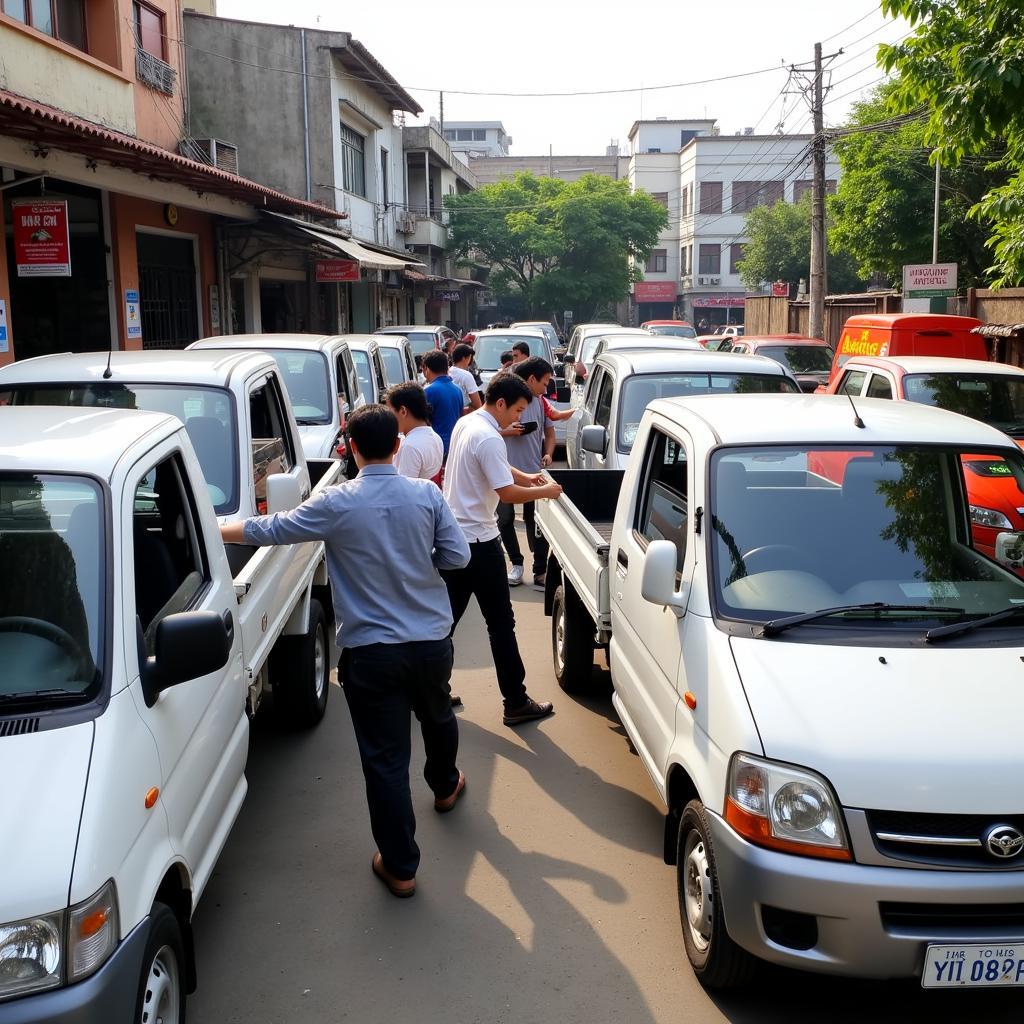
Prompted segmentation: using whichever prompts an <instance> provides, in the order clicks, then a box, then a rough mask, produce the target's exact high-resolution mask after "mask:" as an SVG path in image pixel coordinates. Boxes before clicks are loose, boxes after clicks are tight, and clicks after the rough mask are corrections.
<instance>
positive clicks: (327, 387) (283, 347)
mask: <svg viewBox="0 0 1024 1024" xmlns="http://www.w3.org/2000/svg"><path fill="white" fill-rule="evenodd" d="M209 349H226V350H237V349H252V350H255V351H259V352H265V353H267V354H268V355H271V356H273V357H274V359H275V360H276V362H277V366H278V369H279V370H280V371H281V378H282V379H283V381H284V385H285V387H286V388H287V390H288V398H289V400H290V401H291V405H292V412H294V414H295V422H296V423H297V424H298V427H299V437H300V438H301V439H302V450H303V451H304V452H305V454H306V458H307V459H330V458H333V457H334V455H335V450H336V448H337V446H338V443H339V442H340V441H342V440H344V436H345V429H346V423H347V420H348V417H349V415H351V413H352V412H354V411H355V410H356V409H358V408H359V407H360V406H361V405H363V404H364V403H365V398H364V397H363V395H362V393H361V392H360V390H359V378H358V375H357V373H356V367H355V363H354V362H353V361H352V353H351V352H350V351H349V347H348V341H347V339H346V338H345V336H344V335H330V334H327V335H324V334H232V335H227V336H224V337H217V338H203V339H202V340H201V341H194V342H192V344H191V345H189V346H188V348H187V349H186V351H187V352H192V351H206V350H209Z"/></svg>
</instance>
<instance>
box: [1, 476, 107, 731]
mask: <svg viewBox="0 0 1024 1024" xmlns="http://www.w3.org/2000/svg"><path fill="white" fill-rule="evenodd" d="M102 512H103V497H102V492H101V491H100V487H99V485H98V484H97V483H95V482H94V481H92V480H89V479H87V478H86V477H72V476H56V475H45V474H28V473H17V474H15V473H3V474H0V580H3V586H2V587H0V664H2V665H3V671H2V672H0V714H2V713H4V712H5V711H7V710H8V708H9V707H10V708H14V707H15V706H17V705H19V704H24V703H32V704H37V705H46V704H54V703H56V702H61V703H67V702H69V701H75V702H77V701H80V700H85V699H88V698H90V697H92V696H94V695H95V693H96V691H97V690H98V689H99V685H100V680H101V671H100V669H99V667H98V666H100V665H102V664H103V659H102V657H101V649H102V636H103V632H102V631H103V609H104V600H103V597H104V594H105V571H104V570H105V564H106V563H105V557H106V556H105V551H104V548H105V543H104V530H103V528H102V525H101V524H102V522H103V514H102ZM33 695H35V696H33Z"/></svg>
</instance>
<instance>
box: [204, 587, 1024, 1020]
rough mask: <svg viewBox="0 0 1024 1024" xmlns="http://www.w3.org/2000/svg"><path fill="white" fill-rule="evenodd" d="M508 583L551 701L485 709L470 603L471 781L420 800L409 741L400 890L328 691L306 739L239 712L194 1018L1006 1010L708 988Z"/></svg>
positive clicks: (626, 752)
mask: <svg viewBox="0 0 1024 1024" xmlns="http://www.w3.org/2000/svg"><path fill="white" fill-rule="evenodd" d="M514 595H515V604H516V610H517V615H518V619H519V635H520V643H521V646H522V649H523V653H524V657H525V660H526V663H527V669H528V671H529V681H530V690H531V693H532V694H533V695H534V696H535V697H538V698H544V697H551V698H553V699H554V700H555V704H556V714H555V715H554V716H553V717H552V718H549V719H547V720H546V721H544V722H541V723H535V724H532V725H529V726H525V727H520V728H519V729H518V730H512V729H508V728H506V727H505V726H503V725H502V724H501V717H500V701H499V698H498V693H497V688H496V686H495V684H494V681H493V673H492V670H491V668H490V662H489V656H488V651H487V645H486V636H485V633H484V630H483V625H482V622H481V621H480V620H479V619H478V618H477V617H476V616H475V615H470V616H467V619H466V621H465V622H464V623H463V624H462V625H461V626H460V629H459V632H458V634H457V635H456V650H457V670H456V675H455V681H454V686H455V690H456V692H459V693H461V694H462V696H463V698H464V700H465V708H464V709H463V710H462V711H461V713H460V718H459V725H460V733H461V756H460V764H461V767H462V768H463V770H464V771H465V772H466V775H467V777H468V787H467V790H466V795H465V797H464V798H463V800H462V801H461V802H460V804H459V806H458V808H457V809H456V811H455V812H454V813H452V814H450V815H446V816H439V815H436V814H434V813H433V810H432V798H431V794H430V792H429V790H427V788H426V785H425V784H424V783H423V780H422V774H421V772H420V767H419V765H420V764H421V762H420V761H419V760H418V754H417V755H414V765H415V768H416V770H415V773H414V777H413V785H414V794H415V800H416V807H417V812H418V813H419V828H418V839H419V843H420V846H421V848H422V851H423V862H422V865H421V867H420V873H419V879H418V892H417V895H416V897H415V899H413V900H408V901H399V900H396V899H394V898H393V897H391V896H390V895H389V894H388V893H387V892H386V891H385V889H384V888H383V886H381V885H380V883H379V882H377V881H376V880H375V879H374V878H373V876H372V875H371V873H370V857H371V854H372V853H373V849H374V847H373V841H372V838H371V836H370V831H369V825H368V820H367V812H366V804H365V799H364V794H363V786H362V778H361V775H360V772H359V765H358V760H357V755H356V750H355V744H354V742H353V738H352V733H351V725H350V723H349V720H348V711H347V708H346V706H345V701H344V697H343V695H342V693H341V692H340V691H339V690H338V689H337V688H336V687H335V688H333V689H332V693H331V697H330V701H329V706H328V709H327V717H326V719H325V720H324V722H323V723H322V725H321V726H320V728H318V729H317V730H315V731H314V732H312V733H310V734H306V735H298V736H296V735H282V734H279V733H277V732H276V731H275V729H274V728H273V726H272V724H271V723H269V722H258V723H257V725H256V727H255V728H254V734H253V739H252V745H251V753H250V759H249V769H248V777H249V795H248V797H247V799H246V803H245V806H244V808H243V810H242V814H241V818H240V819H239V821H238V824H237V825H236V827H235V829H234V831H233V833H232V835H231V838H230V840H229V842H228V844H227V847H226V848H225V850H224V852H223V854H222V856H221V859H220V862H219V864H218V867H217V870H216V872H215V874H214V877H213V879H212V880H211V882H210V884H209V887H208V888H207V891H206V894H205V895H204V897H203V901H202V903H201V905H200V907H199V910H198V912H197V914H196V920H195V929H196V944H197V953H198V960H199V979H200V981H199V986H200V987H199V990H198V992H197V993H196V994H195V996H194V997H193V998H192V999H191V1001H190V1005H189V1019H190V1021H191V1022H192V1024H228V1022H232V1021H245V1022H246V1024H249V1022H260V1024H264V1022H265V1024H294V1022H302V1024H321V1022H332V1024H333V1022H337V1021H353V1022H359V1024H378V1022H380V1024H391V1022H394V1021H418V1022H431V1024H432V1022H435V1021H436V1022H443V1024H473V1022H480V1024H491V1022H509V1024H513V1022H514V1024H550V1022H557V1024H575V1022H581V1024H583V1022H586V1024H603V1022H606V1021H607V1022H616V1024H648V1022H658V1024H662V1022H665V1024H668V1022H676V1021H685V1022H688V1024H689V1022H693V1024H702V1022H712V1021H731V1022H734V1024H747V1022H755V1021H757V1022H771V1024H775V1022H778V1024H782V1022H786V1024H793V1022H808V1024H810V1022H812V1021H813V1022H818V1021H822V1020H829V1021H830V1022H843V1021H850V1022H853V1021H858V1022H861V1021H864V1020H866V1019H867V1018H868V1017H869V1015H870V1018H871V1019H872V1021H873V1024H877V1022H882V1021H925V1020H927V1021H942V1022H947V1021H965V1022H966V1021H977V1020H980V1019H990V1020H993V1019H1003V1020H1019V1019H1021V1016H1022V1009H1021V1005H1020V999H1019V998H1012V996H1013V995H1014V994H1013V993H999V994H998V995H996V994H988V993H986V994H983V995H982V994H976V993H960V992H957V993H949V994H946V993H925V992H922V991H921V990H920V989H919V988H918V987H917V985H916V984H915V983H907V984H886V985H879V984H867V983H852V982H848V981H840V980H835V979H828V978H826V979H822V978H817V977H814V976H809V975H802V974H796V973H793V972H786V971H781V970H772V969H768V970H765V971H764V972H763V973H762V975H761V977H760V978H759V980H758V982H757V983H756V985H755V987H754V988H752V989H751V990H749V991H748V992H746V993H744V994H742V995H739V996H730V997H728V998H722V997H717V996H715V997H711V996H709V995H707V994H706V993H705V992H704V991H703V990H702V989H701V987H700V986H699V985H698V984H697V983H696V982H695V981H694V979H693V976H692V974H691V973H690V970H689V968H688V966H687V965H686V961H685V955H684V953H683V946H682V938H681V934H680V930H679V921H678V916H677V911H676V900H675V876H674V869H672V868H669V867H667V866H666V865H665V864H664V863H663V862H662V861H661V859H660V856H659V850H660V847H661V836H662V818H661V812H660V807H659V805H658V802H657V797H656V794H655V791H654V789H653V786H652V785H651V783H650V781H649V779H648V778H647V775H646V773H645V771H644V769H643V767H642V765H641V764H640V762H639V760H638V759H637V757H636V756H635V755H634V754H632V753H631V751H630V745H629V742H628V740H627V739H626V736H625V734H624V732H623V729H622V727H621V725H620V724H619V722H618V720H617V718H616V716H615V713H614V711H613V710H612V706H611V701H610V699H609V697H608V695H607V693H605V694H603V695H600V696H595V697H594V698H592V699H588V700H586V701H578V700H573V699H570V698H568V697H566V696H564V695H561V694H560V693H558V692H557V688H556V686H555V683H554V681H553V679H552V676H551V669H550V653H549V639H548V630H549V621H550V620H547V619H545V618H544V616H543V613H542V608H541V604H540V601H541V596H540V595H539V594H536V593H534V592H533V591H531V590H529V589H528V588H525V587H521V588H519V589H518V590H516V591H514ZM602 676H603V679H604V682H605V684H606V685H607V674H606V673H603V674H602ZM1017 995H1018V996H1019V992H1018V993H1017Z"/></svg>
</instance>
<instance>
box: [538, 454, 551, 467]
mask: <svg viewBox="0 0 1024 1024" xmlns="http://www.w3.org/2000/svg"><path fill="white" fill-rule="evenodd" d="M553 461H554V460H553V459H552V458H551V456H550V455H542V456H541V459H540V464H541V465H542V466H543V467H544V468H545V469H546V468H547V467H548V466H550V465H551V463H552V462H553Z"/></svg>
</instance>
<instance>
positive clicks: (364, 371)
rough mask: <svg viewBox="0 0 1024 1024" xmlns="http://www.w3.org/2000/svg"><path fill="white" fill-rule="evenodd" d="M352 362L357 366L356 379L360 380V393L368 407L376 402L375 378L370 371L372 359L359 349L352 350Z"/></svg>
mask: <svg viewBox="0 0 1024 1024" xmlns="http://www.w3.org/2000/svg"><path fill="white" fill-rule="evenodd" d="M352 362H354V363H355V366H356V377H357V379H358V380H359V393H360V395H362V397H363V401H364V402H365V403H366V404H367V405H372V404H373V402H374V394H373V376H372V371H371V370H370V357H369V356H368V355H367V354H366V353H365V352H362V351H360V350H359V349H353V350H352Z"/></svg>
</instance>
